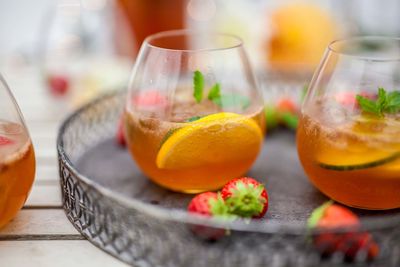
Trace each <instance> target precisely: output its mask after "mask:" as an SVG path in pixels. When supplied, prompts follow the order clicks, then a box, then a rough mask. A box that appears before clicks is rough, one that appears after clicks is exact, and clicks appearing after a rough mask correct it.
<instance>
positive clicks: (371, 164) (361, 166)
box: [318, 152, 400, 171]
mask: <svg viewBox="0 0 400 267" xmlns="http://www.w3.org/2000/svg"><path fill="white" fill-rule="evenodd" d="M398 158H400V152H396V153H393V154H391V155H390V156H388V157H384V158H380V159H377V160H373V161H368V162H365V163H357V164H353V165H350V164H349V165H345V164H343V165H339V164H337V165H336V164H327V163H323V162H318V165H319V166H320V167H321V168H324V169H328V170H334V171H354V170H362V169H368V168H373V167H378V166H380V165H383V164H386V163H389V162H392V161H394V160H396V159H398Z"/></svg>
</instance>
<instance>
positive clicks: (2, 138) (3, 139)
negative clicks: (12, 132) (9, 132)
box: [0, 135, 14, 146]
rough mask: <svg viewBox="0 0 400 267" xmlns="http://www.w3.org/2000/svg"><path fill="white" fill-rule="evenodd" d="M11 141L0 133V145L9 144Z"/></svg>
mask: <svg viewBox="0 0 400 267" xmlns="http://www.w3.org/2000/svg"><path fill="white" fill-rule="evenodd" d="M13 143H14V142H13V141H12V140H11V139H10V138H7V137H5V136H1V135H0V146H4V145H11V144H13Z"/></svg>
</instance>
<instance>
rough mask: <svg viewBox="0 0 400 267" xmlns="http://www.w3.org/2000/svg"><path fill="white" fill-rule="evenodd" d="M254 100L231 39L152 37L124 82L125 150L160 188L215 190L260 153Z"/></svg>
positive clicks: (259, 117)
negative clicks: (127, 81)
mask: <svg viewBox="0 0 400 267" xmlns="http://www.w3.org/2000/svg"><path fill="white" fill-rule="evenodd" d="M262 99H263V98H262V96H261V95H260V92H259V90H258V88H257V85H256V82H255V79H254V75H253V73H252V71H251V67H250V64H249V61H248V59H247V56H246V53H245V50H244V48H243V44H242V42H241V40H240V39H239V38H237V37H235V36H232V35H228V34H210V33H208V34H200V33H195V32H191V31H186V30H177V31H168V32H162V33H158V34H155V35H152V36H150V37H148V38H147V39H146V40H145V42H144V43H143V45H142V47H141V49H140V52H139V56H138V59H137V62H136V65H135V67H134V69H133V74H132V76H131V82H130V86H129V94H128V98H127V104H126V112H125V116H124V117H125V118H124V121H125V123H124V124H125V133H126V139H127V143H128V146H129V150H130V152H131V154H132V156H133V158H134V159H135V160H136V162H137V164H138V165H139V167H140V168H141V169H142V171H143V172H144V173H145V174H146V175H147V176H148V177H149V178H150V179H152V180H153V181H154V182H156V183H157V184H159V185H162V186H164V187H166V188H169V189H172V190H175V191H180V192H187V193H196V192H201V191H206V190H213V189H217V188H220V187H221V186H222V185H223V184H224V183H225V182H227V181H228V180H229V179H232V178H235V177H238V176H240V175H243V174H244V173H245V172H246V171H247V170H248V169H249V168H250V166H251V165H252V164H253V162H254V160H255V159H256V157H257V155H258V153H259V152H260V149H261V146H262V144H263V134H264V117H263V116H264V114H263V100H262Z"/></svg>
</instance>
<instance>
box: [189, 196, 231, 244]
mask: <svg viewBox="0 0 400 267" xmlns="http://www.w3.org/2000/svg"><path fill="white" fill-rule="evenodd" d="M187 209H188V212H190V213H195V214H199V215H202V216H207V217H213V216H227V215H228V214H227V207H226V206H225V203H224V201H223V199H222V198H221V196H220V195H219V194H217V193H214V192H205V193H201V194H199V195H197V196H195V197H194V198H193V199H192V200H191V201H190V203H189V205H188V208H187ZM191 230H192V232H193V233H194V234H196V235H197V236H199V237H201V238H203V239H207V240H217V239H220V238H221V237H223V236H224V235H225V232H226V230H224V229H218V228H214V227H209V226H204V225H193V226H192V227H191Z"/></svg>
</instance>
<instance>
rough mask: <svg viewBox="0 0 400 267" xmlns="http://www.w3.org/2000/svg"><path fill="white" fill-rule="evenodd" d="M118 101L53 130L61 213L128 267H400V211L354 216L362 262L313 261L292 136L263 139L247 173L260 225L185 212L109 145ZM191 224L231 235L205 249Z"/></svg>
mask: <svg viewBox="0 0 400 267" xmlns="http://www.w3.org/2000/svg"><path fill="white" fill-rule="evenodd" d="M123 101H124V93H123V92H119V93H117V92H115V93H111V94H108V95H105V96H103V97H101V98H99V99H98V100H96V101H94V102H92V103H90V104H88V105H86V106H85V107H83V108H82V109H80V110H78V111H77V112H75V113H74V114H72V115H71V116H70V117H69V118H68V119H67V120H66V121H65V122H64V123H63V125H62V127H61V129H60V132H59V136H58V141H57V149H58V154H59V167H60V176H61V189H62V198H63V207H64V209H65V212H66V214H67V217H68V219H69V220H70V221H71V223H72V224H73V225H74V226H75V227H76V228H77V229H78V231H79V232H81V233H82V235H84V236H85V237H86V238H87V239H88V240H89V241H91V242H92V243H93V244H95V245H96V246H98V247H99V248H101V249H102V250H104V251H106V252H108V253H110V254H111V255H113V256H115V257H117V258H119V259H121V260H122V261H124V262H126V263H129V264H132V265H134V266H139V267H141V266H143V267H144V266H171V267H172V266H174V267H175V266H190V267H193V266H195V267H196V266H219V267H224V266H229V267H233V266H246V267H252V266H260V267H261V266H269V267H275V266H296V267H301V266H306V267H313V266H385V267H395V266H396V267H398V266H400V228H399V227H398V226H399V225H400V211H399V210H394V211H389V212H368V211H361V210H354V211H355V212H356V213H358V214H359V215H360V216H361V218H362V222H363V226H364V228H363V230H366V231H369V232H370V233H371V234H372V235H373V237H374V240H375V241H376V242H377V243H378V244H379V246H380V256H379V257H378V258H377V259H375V260H374V261H372V262H370V263H368V264H367V263H365V261H364V260H363V259H361V260H359V261H360V263H357V264H356V263H351V264H350V263H346V264H345V265H343V264H344V263H343V262H344V255H340V253H337V255H335V257H332V258H330V259H321V257H320V255H319V254H318V252H317V251H316V250H315V249H314V247H313V245H312V242H310V234H309V231H307V228H306V219H307V218H308V216H309V215H310V213H311V211H312V210H313V209H314V208H315V207H317V206H319V205H320V204H321V203H323V202H324V201H326V200H327V199H326V197H325V196H323V195H322V194H320V193H319V192H318V191H317V190H316V189H314V187H313V186H312V185H311V184H310V183H309V182H308V180H307V178H306V176H305V174H304V172H303V170H302V168H301V166H300V164H299V161H298V158H297V153H296V147H295V140H294V134H293V133H292V132H286V131H280V132H276V133H275V134H271V135H269V136H268V137H267V139H266V142H265V145H264V148H263V151H262V153H261V155H260V156H259V158H258V160H257V161H256V163H255V164H254V166H253V167H252V169H251V170H250V171H249V173H248V175H249V176H253V177H255V178H257V179H259V180H261V181H262V182H264V183H265V185H266V187H267V189H268V190H269V194H270V208H269V211H268V213H267V216H266V217H265V218H264V219H262V220H251V221H234V222H231V223H225V224H223V223H221V222H220V221H216V220H213V219H208V218H202V217H199V216H193V215H190V214H188V213H186V212H185V209H186V206H187V203H188V202H189V201H190V199H191V198H192V197H193V196H192V195H186V194H180V193H174V192H171V191H168V190H166V189H163V188H161V187H159V186H157V185H155V184H154V183H152V182H151V181H149V180H148V179H147V178H146V177H145V176H144V175H143V174H142V173H141V172H140V170H139V169H138V167H137V166H136V164H135V163H134V162H133V160H132V159H131V157H130V155H129V153H128V151H127V150H126V149H123V148H121V147H119V146H118V145H117V144H116V143H115V141H114V136H115V132H116V129H117V123H118V119H119V116H120V114H121V111H122V107H123ZM194 225H203V226H204V225H206V226H212V227H215V228H224V229H225V228H227V229H230V234H229V235H227V236H225V237H224V238H222V239H220V240H218V241H215V242H210V241H206V240H203V239H201V238H199V237H198V236H196V235H194V234H193V233H192V232H191V231H190V229H191V228H193V226H194Z"/></svg>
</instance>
